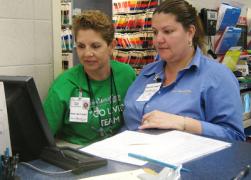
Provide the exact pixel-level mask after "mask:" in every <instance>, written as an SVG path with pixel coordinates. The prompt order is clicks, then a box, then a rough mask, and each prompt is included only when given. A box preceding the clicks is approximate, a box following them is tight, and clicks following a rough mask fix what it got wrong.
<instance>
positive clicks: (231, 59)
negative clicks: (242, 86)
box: [222, 49, 241, 71]
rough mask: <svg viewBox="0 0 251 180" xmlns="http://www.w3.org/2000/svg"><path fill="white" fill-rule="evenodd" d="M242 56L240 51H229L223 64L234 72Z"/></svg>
mask: <svg viewBox="0 0 251 180" xmlns="http://www.w3.org/2000/svg"><path fill="white" fill-rule="evenodd" d="M240 55H241V50H239V49H233V50H229V51H227V53H226V55H225V56H224V59H223V61H222V64H225V65H226V66H227V67H228V68H229V69H230V70H232V71H234V70H235V68H236V64H237V62H238V61H239V58H240Z"/></svg>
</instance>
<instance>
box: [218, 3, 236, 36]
mask: <svg viewBox="0 0 251 180" xmlns="http://www.w3.org/2000/svg"><path fill="white" fill-rule="evenodd" d="M240 14H241V8H239V7H234V6H231V5H229V4H225V3H222V4H221V5H220V8H219V12H218V21H217V24H216V30H217V31H224V30H225V28H226V27H227V26H235V25H236V23H237V22H238V19H239V17H240Z"/></svg>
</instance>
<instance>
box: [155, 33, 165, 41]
mask: <svg viewBox="0 0 251 180" xmlns="http://www.w3.org/2000/svg"><path fill="white" fill-rule="evenodd" d="M154 39H155V41H156V43H162V42H164V38H163V35H162V34H161V33H158V34H156V35H155V38H154Z"/></svg>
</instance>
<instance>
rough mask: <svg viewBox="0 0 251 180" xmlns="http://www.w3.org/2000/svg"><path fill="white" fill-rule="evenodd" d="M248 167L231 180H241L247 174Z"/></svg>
mask: <svg viewBox="0 0 251 180" xmlns="http://www.w3.org/2000/svg"><path fill="white" fill-rule="evenodd" d="M249 170H250V165H247V166H246V167H245V168H244V169H242V170H241V171H240V172H239V173H238V174H237V175H236V176H235V177H234V178H233V179H232V180H241V179H243V178H244V177H246V176H247V175H248V174H249Z"/></svg>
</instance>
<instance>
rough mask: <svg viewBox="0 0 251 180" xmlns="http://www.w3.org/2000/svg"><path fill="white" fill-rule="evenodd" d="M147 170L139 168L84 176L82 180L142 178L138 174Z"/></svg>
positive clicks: (133, 179)
mask: <svg viewBox="0 0 251 180" xmlns="http://www.w3.org/2000/svg"><path fill="white" fill-rule="evenodd" d="M144 173H145V171H144V170H143V169H137V170H132V171H125V172H118V173H111V174H105V175H100V176H93V177H89V178H82V179H80V180H128V179H129V180H140V178H138V177H137V176H138V175H139V174H144Z"/></svg>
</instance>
